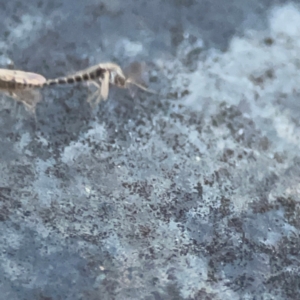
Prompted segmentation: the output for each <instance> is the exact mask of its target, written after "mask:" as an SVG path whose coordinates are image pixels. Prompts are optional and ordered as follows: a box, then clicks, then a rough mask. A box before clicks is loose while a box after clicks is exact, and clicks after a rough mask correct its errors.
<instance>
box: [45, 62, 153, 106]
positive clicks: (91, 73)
mask: <svg viewBox="0 0 300 300" xmlns="http://www.w3.org/2000/svg"><path fill="white" fill-rule="evenodd" d="M83 81H89V82H91V83H93V84H94V85H95V86H96V87H97V88H98V90H100V93H99V92H98V91H97V92H96V93H98V97H97V99H96V103H99V102H100V101H101V100H102V99H103V100H106V99H107V97H108V93H109V85H110V84H111V85H115V86H117V87H119V88H128V87H129V85H130V84H133V85H135V86H137V87H139V88H140V89H142V90H144V91H147V92H150V93H154V92H153V91H151V90H149V89H147V88H146V87H144V86H143V85H141V84H138V83H137V82H136V81H135V80H133V79H132V78H130V76H129V77H127V78H126V76H125V75H124V73H123V71H122V69H121V68H120V66H118V65H117V64H114V63H103V64H98V65H95V66H92V67H90V68H88V69H85V70H82V71H79V72H76V73H75V74H73V75H70V76H66V77H59V78H56V79H49V80H47V81H46V82H45V83H44V84H43V85H44V86H47V85H49V86H51V85H57V84H70V83H76V82H83ZM97 81H99V82H100V85H99V84H98V83H97ZM96 93H94V94H93V95H92V96H91V97H89V99H88V102H90V100H91V99H92V98H94V97H95V95H96Z"/></svg>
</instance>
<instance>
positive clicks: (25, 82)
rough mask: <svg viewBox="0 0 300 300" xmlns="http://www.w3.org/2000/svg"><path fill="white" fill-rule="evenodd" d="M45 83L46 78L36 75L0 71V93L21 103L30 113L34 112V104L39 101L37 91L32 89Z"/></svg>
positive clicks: (14, 71)
mask: <svg viewBox="0 0 300 300" xmlns="http://www.w3.org/2000/svg"><path fill="white" fill-rule="evenodd" d="M46 82H47V80H46V78H45V77H44V76H42V75H40V74H37V73H30V72H25V71H20V70H8V69H0V91H1V92H3V93H6V94H8V95H9V96H10V97H12V98H14V99H15V100H17V101H20V102H22V103H23V104H24V105H25V108H26V109H27V110H28V111H30V112H32V113H34V112H35V107H36V104H37V103H38V102H39V101H40V100H41V95H40V93H39V91H33V90H32V89H33V88H37V87H42V86H43V85H44V84H45V83H46Z"/></svg>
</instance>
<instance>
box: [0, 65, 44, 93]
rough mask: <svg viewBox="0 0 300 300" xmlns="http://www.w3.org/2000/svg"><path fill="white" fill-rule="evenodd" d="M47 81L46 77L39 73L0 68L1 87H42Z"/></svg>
mask: <svg viewBox="0 0 300 300" xmlns="http://www.w3.org/2000/svg"><path fill="white" fill-rule="evenodd" d="M46 82H47V80H46V78H45V77H44V76H42V75H40V74H37V73H30V72H24V71H18V70H7V69H0V89H6V90H16V89H26V88H32V87H41V86H43V85H44V84H45V83H46Z"/></svg>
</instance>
